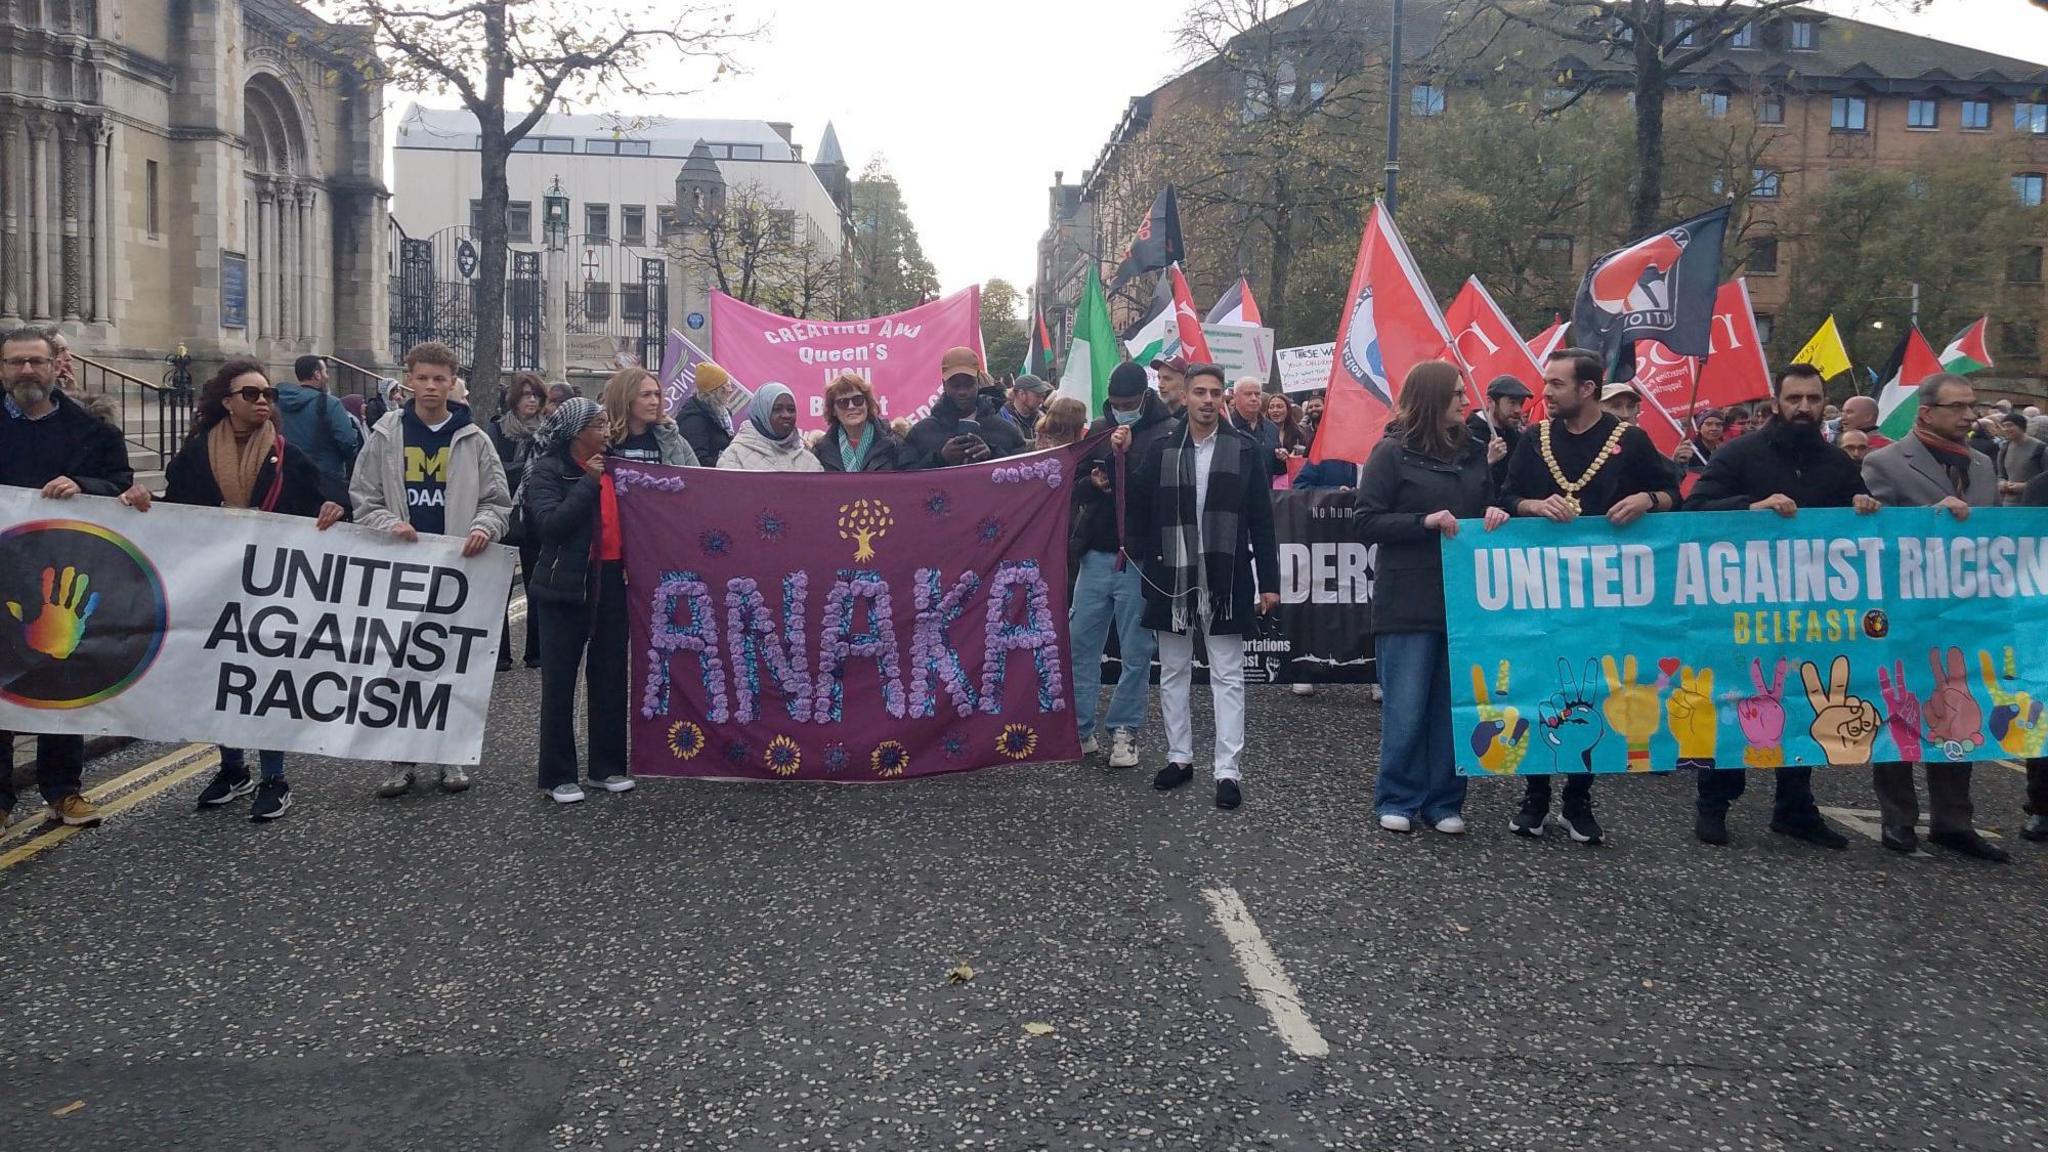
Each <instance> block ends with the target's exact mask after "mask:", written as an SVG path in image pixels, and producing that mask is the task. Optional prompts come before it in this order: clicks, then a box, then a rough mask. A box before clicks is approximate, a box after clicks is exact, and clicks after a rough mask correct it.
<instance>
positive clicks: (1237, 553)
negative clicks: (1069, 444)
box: [1125, 364, 1280, 809]
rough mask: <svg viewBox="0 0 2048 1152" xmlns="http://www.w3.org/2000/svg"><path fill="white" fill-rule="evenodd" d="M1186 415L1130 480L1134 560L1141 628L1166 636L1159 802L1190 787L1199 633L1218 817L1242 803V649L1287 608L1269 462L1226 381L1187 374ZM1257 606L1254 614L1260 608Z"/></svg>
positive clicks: (1199, 370) (1204, 373)
mask: <svg viewBox="0 0 2048 1152" xmlns="http://www.w3.org/2000/svg"><path fill="white" fill-rule="evenodd" d="M1187 401H1188V403H1187V411H1186V413H1185V414H1184V415H1183V416H1182V418H1181V420H1180V421H1179V423H1178V425H1177V426H1176V427H1174V428H1173V429H1171V430H1169V431H1168V432H1167V433H1166V434H1165V435H1163V436H1161V437H1159V438H1158V439H1157V440H1156V441H1154V442H1153V444H1152V445H1151V447H1150V448H1149V449H1148V450H1147V451H1146V452H1145V455H1144V457H1143V458H1142V459H1141V460H1139V461H1138V465H1137V468H1136V469H1135V471H1134V472H1133V473H1132V476H1131V494H1130V504H1129V506H1128V507H1127V508H1126V510H1125V529H1126V532H1125V538H1126V539H1127V540H1128V541H1129V548H1128V550H1129V552H1130V553H1131V555H1132V556H1133V557H1135V558H1137V559H1138V560H1139V561H1140V562H1142V564H1143V565H1144V573H1145V617H1144V624H1145V627H1147V628H1150V629H1152V630H1153V631H1154V632H1155V633H1157V634H1158V637H1159V705H1160V710H1161V711H1162V712H1164V713H1165V717H1166V745H1167V751H1166V760H1167V763H1166V767H1164V768H1162V769H1160V770H1159V775H1158V776H1156V777H1154V778H1153V780H1152V786H1153V787H1154V788H1157V789H1159V790H1160V791H1162V792H1167V791H1171V790H1173V789H1175V788H1178V787H1180V786H1181V785H1183V784H1186V783H1187V782H1188V781H1190V780H1192V779H1194V776H1195V764H1194V760H1195V753H1194V744H1195V738H1194V718H1193V715H1192V713H1191V702H1190V700H1189V696H1190V689H1191V688H1192V685H1193V682H1194V660H1195V634H1196V632H1198V631H1199V632H1200V633H1201V635H1202V638H1203V643H1204V646H1205V649H1206V658H1207V663H1208V665H1209V693H1210V696H1211V698H1212V699H1213V701H1214V703H1215V708H1216V750H1215V774H1216V806H1217V807H1218V808H1224V809H1231V808H1236V807H1237V806H1238V805H1239V804H1240V803H1242V802H1243V799H1244V792H1243V785H1242V773H1241V769H1240V766H1239V763H1238V761H1239V759H1240V758H1241V757H1242V756H1243V754H1244V638H1245V634H1246V633H1248V632H1249V631H1251V628H1252V623H1253V620H1254V618H1255V614H1256V615H1259V616H1263V615H1265V614H1266V613H1268V612H1271V611H1272V610H1273V607H1274V606H1275V605H1277V604H1278V603H1280V594H1279V592H1277V591H1266V589H1278V588H1279V587H1280V564H1279V559H1278V554H1277V551H1276V549H1275V546H1274V542H1273V484H1272V468H1271V460H1272V455H1271V453H1269V452H1267V451H1266V449H1265V447H1264V446H1263V445H1261V444H1259V443H1258V442H1257V441H1256V440H1254V439H1252V438H1251V437H1250V436H1247V435H1245V434H1244V433H1242V432H1239V431H1236V430H1235V429H1233V428H1231V427H1230V426H1229V424H1228V423H1227V422H1226V421H1224V420H1223V419H1222V417H1223V370H1222V369H1221V368H1218V367H1217V366H1215V365H1214V364H1195V365H1190V366H1189V368H1188V379H1187ZM1254 605H1256V608H1255V607H1254Z"/></svg>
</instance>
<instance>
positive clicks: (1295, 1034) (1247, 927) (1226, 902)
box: [1202, 888, 1330, 1056]
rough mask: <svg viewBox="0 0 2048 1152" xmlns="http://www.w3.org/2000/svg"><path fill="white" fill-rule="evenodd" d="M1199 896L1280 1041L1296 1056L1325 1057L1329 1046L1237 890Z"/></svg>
mask: <svg viewBox="0 0 2048 1152" xmlns="http://www.w3.org/2000/svg"><path fill="white" fill-rule="evenodd" d="M1202 896H1203V897H1204V898H1205V899H1207V900H1208V901H1209V910H1210V912H1212V913H1214V914H1215V917H1216V926H1217V927H1219V928H1221V929H1223V935H1224V937H1225V938H1226V939H1228V940H1229V941H1230V947H1231V950H1232V951H1234V952H1236V953H1237V966H1238V967H1239V968H1241V969H1243V970H1244V977H1245V983H1247V984H1250V985H1251V987H1252V991H1253V992H1255V993H1257V994H1258V997H1259V1004H1260V1005H1261V1006H1262V1007H1264V1008H1265V1010H1266V1014H1267V1015H1269V1016H1271V1017H1272V1018H1273V1027H1274V1029H1275V1030H1276V1031H1278V1032H1279V1033H1280V1039H1281V1040H1282V1041H1284V1042H1285V1043H1286V1045H1287V1046H1288V1047H1289V1048H1291V1049H1293V1051H1294V1054H1295V1055H1296V1056H1328V1055H1329V1054H1330V1045H1329V1043H1328V1042H1327V1041H1325V1040H1324V1039H1323V1034H1322V1033H1321V1032H1318V1031H1316V1026H1315V1025H1314V1024H1312V1023H1310V1022H1309V1018H1308V1013H1307V1012H1305V1011H1303V1010H1302V1006H1301V993H1299V992H1297V991H1295V988H1294V981H1292V980H1290V979H1288V978H1287V970H1286V969H1285V968H1282V967H1281V966H1280V958H1279V957H1277V956H1275V955H1273V949H1271V948H1270V947H1268V946H1267V945H1266V937H1265V934H1264V933H1262V932H1260V931H1259V926H1258V924H1257V923H1255V922H1254V921H1253V920H1252V914H1251V911H1250V910H1249V909H1247V908H1246V907H1245V906H1244V901H1243V900H1242V899H1240V898H1239V897H1238V895H1237V890H1236V889H1235V888H1204V889H1203V890H1202Z"/></svg>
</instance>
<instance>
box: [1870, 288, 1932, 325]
mask: <svg viewBox="0 0 2048 1152" xmlns="http://www.w3.org/2000/svg"><path fill="white" fill-rule="evenodd" d="M1910 287H1911V290H1910V291H1909V292H1907V293H1906V294H1905V295H1904V296H1872V297H1871V298H1870V302H1871V303H1873V304H1875V303H1879V302H1881V301H1885V300H1905V301H1909V302H1910V306H1911V308H1912V311H1911V312H1909V313H1907V317H1906V322H1907V323H1909V324H1911V325H1912V326H1913V327H1915V328H1918V327H1919V326H1920V282H1919V281H1918V280H1915V281H1914V282H1913V283H1912V285H1911V286H1910ZM1870 326H1871V327H1872V328H1875V329H1877V330H1878V331H1879V332H1882V331H1884V318H1883V317H1879V318H1877V319H1875V320H1872V321H1871V322H1870Z"/></svg>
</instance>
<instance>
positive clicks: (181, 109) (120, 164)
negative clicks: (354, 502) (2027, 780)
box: [0, 0, 390, 382]
mask: <svg viewBox="0 0 2048 1152" xmlns="http://www.w3.org/2000/svg"><path fill="white" fill-rule="evenodd" d="M373 61H374V54H373V52H372V50H371V46H370V40H369V36H368V34H367V32H366V31H364V30H362V29H357V28H347V27H341V26H337V25H332V24H328V23H326V22H324V21H322V20H320V19H319V18H317V17H315V16H314V15H312V14H311V13H310V12H308V11H307V10H306V9H304V8H302V7H300V6H299V5H298V4H296V3H292V2H291V0H0V325H5V326H8V327H12V326H14V325H16V324H22V323H34V324H49V323H55V324H60V325H61V326H62V327H63V328H64V330H65V331H66V332H68V333H70V335H71V343H72V346H73V348H74V349H76V350H77V351H78V352H80V353H82V354H83V355H85V356H88V357H91V358H93V359H95V360H99V361H102V362H105V363H108V364H111V365H113V366H114V367H117V368H120V369H121V370H123V371H126V372H129V373H131V374H133V375H136V376H139V377H141V378H143V379H144V380H148V381H151V382H154V381H156V380H157V379H158V378H159V377H160V376H161V375H162V373H163V363H162V362H163V358H164V356H165V355H166V354H168V353H169V352H171V351H172V350H173V349H175V348H176V347H177V346H178V345H180V344H183V345H185V346H186V347H187V348H188V349H189V350H190V352H191V354H192V356H193V357H194V360H195V364H194V370H195V372H203V371H205V370H207V369H209V368H210V367H211V366H212V365H213V364H215V363H218V362H219V361H220V360H222V359H224V358H226V357H229V356H235V355H254V356H256V357H257V358H258V359H260V360H263V361H264V362H266V363H268V364H271V365H273V366H274V367H275V368H277V369H280V370H288V369H289V365H290V363H291V361H292V359H293V358H294V357H296V356H298V355H300V354H302V353H306V352H319V353H331V354H334V355H338V356H340V357H343V358H345V359H347V360H350V361H353V362H355V363H358V364H363V365H367V366H375V365H378V364H382V363H384V362H386V361H387V360H388V350H387V349H386V347H385V344H386V341H385V333H386V332H387V330H388V325H389V306H388V303H387V300H388V294H389V269H388V267H387V263H386V248H387V238H386V229H387V224H386V205H387V201H388V200H389V197H390V193H389V192H388V190H387V189H386V188H385V184H384V148H383V140H384V125H383V121H382V117H383V105H384V92H383V84H382V82H381V81H380V80H378V79H377V78H376V72H375V70H374V68H369V67H366V66H367V65H369V64H371V63H372V62H373ZM366 72H367V73H368V75H367V76H366V75H365V73H366Z"/></svg>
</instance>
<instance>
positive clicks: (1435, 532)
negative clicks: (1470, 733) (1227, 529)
mask: <svg viewBox="0 0 2048 1152" xmlns="http://www.w3.org/2000/svg"><path fill="white" fill-rule="evenodd" d="M1494 501H1495V494H1494V491H1493V472H1492V469H1490V468H1489V467H1488V466H1487V463H1486V450H1485V448H1484V447H1483V446H1482V445H1480V444H1479V443H1478V442H1476V441H1474V440H1473V439H1472V438H1471V437H1470V436H1469V435H1467V432H1466V428H1465V388H1464V382H1463V380H1462V379H1461V378H1460V377H1459V374H1458V369H1457V367H1456V366H1455V365H1452V364H1449V363H1446V362H1444V361H1442V360H1430V361H1426V362H1424V363H1421V364H1417V365H1416V366H1415V367H1414V368H1411V369H1409V371H1408V377H1407V379H1406V380H1404V381H1402V384H1401V391H1400V396H1399V399H1398V400H1396V401H1395V404H1394V423H1393V424H1390V425H1389V426H1388V427H1387V432H1386V435H1385V436H1384V437H1382V438H1381V439H1380V442H1379V443H1378V444H1377V445H1374V447H1373V450H1372V454H1371V455H1370V456H1368V457H1366V461H1365V467H1364V468H1363V469H1361V470H1360V472H1359V476H1358V495H1357V498H1356V500H1355V504H1354V507H1355V508H1356V511H1357V523H1358V531H1359V535H1360V537H1361V538H1362V539H1363V540H1364V541H1365V542H1366V543H1367V544H1377V545H1379V556H1378V563H1377V571H1376V575H1375V577H1374V580H1373V598H1372V633H1373V651H1374V656H1375V662H1376V668H1377V670H1378V679H1379V682H1380V684H1381V685H1382V686H1383V690H1384V692H1385V708H1384V709H1383V710H1382V711H1381V713H1380V771H1379V781H1378V783H1377V785H1376V786H1375V788H1374V789H1373V809H1374V811H1376V812H1377V813H1378V814H1379V824H1380V827H1381V828H1384V829H1385V830H1387V831H1389V832H1408V831H1411V830H1412V829H1413V828H1414V825H1415V821H1416V820H1418V819H1419V820H1421V821H1422V822H1423V823H1425V824H1427V825H1429V826H1430V827H1432V828H1434V829H1436V830H1437V831H1439V832H1444V833H1451V834H1455V833H1459V832H1463V831H1464V830H1465V816H1464V805H1465V778H1464V777H1462V776H1460V775H1458V765H1457V759H1456V753H1455V752H1454V751H1453V748H1452V743H1451V667H1450V650H1449V647H1448V645H1447V643H1446V641H1445V637H1444V571H1443V560H1442V552H1441V549H1440V548H1439V546H1438V541H1439V539H1440V538H1443V537H1451V536H1456V535H1457V534H1458V522H1459V521H1460V520H1471V519H1476V518H1482V517H1483V518H1484V523H1485V528H1486V531H1488V532H1491V531H1493V530H1494V529H1495V528H1498V527H1500V526H1501V525H1502V524H1505V523H1507V520H1508V514H1507V513H1506V512H1505V511H1503V510H1502V509H1501V508H1499V507H1497V506H1496V505H1495V503H1494ZM1528 736H1529V729H1528V722H1527V721H1526V720H1524V721H1519V722H1518V723H1517V729H1516V730H1515V731H1505V730H1503V731H1499V732H1492V733H1490V734H1489V735H1488V748H1486V749H1483V750H1481V752H1480V755H1481V758H1482V759H1484V760H1486V761H1487V762H1489V763H1491V762H1493V761H1492V757H1493V754H1494V753H1493V749H1494V748H1496V747H1498V748H1501V749H1510V748H1519V747H1521V746H1522V742H1523V741H1525V740H1527V739H1528ZM1476 739H1477V738H1476V737H1475V740H1476Z"/></svg>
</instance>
